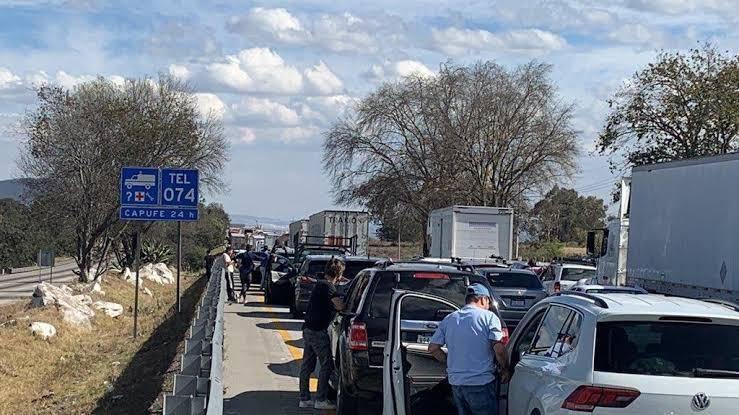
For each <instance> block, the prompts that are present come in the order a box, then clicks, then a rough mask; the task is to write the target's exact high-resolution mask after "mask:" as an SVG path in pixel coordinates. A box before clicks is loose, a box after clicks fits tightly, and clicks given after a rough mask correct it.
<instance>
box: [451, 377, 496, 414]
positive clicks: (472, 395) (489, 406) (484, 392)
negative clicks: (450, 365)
mask: <svg viewBox="0 0 739 415" xmlns="http://www.w3.org/2000/svg"><path fill="white" fill-rule="evenodd" d="M452 392H453V393H454V403H456V404H457V412H459V415H498V396H497V394H496V392H495V382H492V383H488V384H487V385H481V386H456V385H452Z"/></svg>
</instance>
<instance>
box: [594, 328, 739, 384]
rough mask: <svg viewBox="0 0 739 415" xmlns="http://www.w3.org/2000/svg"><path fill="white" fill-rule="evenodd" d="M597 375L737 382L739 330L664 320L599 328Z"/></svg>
mask: <svg viewBox="0 0 739 415" xmlns="http://www.w3.org/2000/svg"><path fill="white" fill-rule="evenodd" d="M696 339H704V340H706V341H696ZM595 370H597V371H600V372H612V373H626V374H635V375H650V376H678V377H708V378H720V377H737V378H739V326H729V325H719V324H705V323H684V322H665V321H649V322H607V323H598V329H597V335H596V341H595ZM716 371H719V372H725V371H729V372H736V373H735V374H733V375H732V374H731V373H728V374H727V373H722V374H719V372H716Z"/></svg>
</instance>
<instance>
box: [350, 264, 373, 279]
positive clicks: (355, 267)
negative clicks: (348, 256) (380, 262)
mask: <svg viewBox="0 0 739 415" xmlns="http://www.w3.org/2000/svg"><path fill="white" fill-rule="evenodd" d="M373 266H375V261H347V262H346V269H345V270H344V278H347V279H350V280H351V279H353V278H354V277H356V276H357V274H359V272H360V271H362V270H364V269H367V268H372V267H373Z"/></svg>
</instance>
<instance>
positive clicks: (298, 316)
mask: <svg viewBox="0 0 739 415" xmlns="http://www.w3.org/2000/svg"><path fill="white" fill-rule="evenodd" d="M290 314H291V315H292V316H293V318H295V319H301V318H303V313H301V312H300V311H298V309H297V308H296V307H295V303H293V304H291V305H290Z"/></svg>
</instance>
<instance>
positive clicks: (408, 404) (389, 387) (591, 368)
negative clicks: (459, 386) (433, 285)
mask: <svg viewBox="0 0 739 415" xmlns="http://www.w3.org/2000/svg"><path fill="white" fill-rule="evenodd" d="M419 303H425V304H426V306H425V308H429V309H434V308H438V309H439V315H442V314H443V315H445V314H448V312H449V311H450V310H453V309H456V306H454V305H452V304H449V303H448V302H447V301H446V300H443V299H440V298H436V297H433V296H429V295H426V294H419V293H413V292H403V291H397V292H396V293H395V294H394V296H393V299H392V303H391V310H392V312H391V314H390V319H389V320H390V323H389V329H390V332H389V333H390V334H389V339H388V341H387V342H386V344H385V362H384V367H383V390H384V394H383V395H384V396H383V397H384V405H383V414H384V415H409V414H419V413H433V414H439V415H447V414H448V415H452V414H455V413H456V408H455V407H454V401H453V400H452V399H451V388H450V387H449V385H448V383H445V381H444V380H443V379H444V376H445V373H444V372H445V371H444V368H443V366H441V365H440V364H439V363H438V362H437V361H435V360H434V359H433V357H431V356H430V355H429V354H428V352H427V348H426V345H425V344H419V343H417V340H415V339H416V338H417V337H418V336H415V334H416V332H417V331H419V330H425V331H429V329H432V328H431V327H425V326H424V327H420V326H419V325H418V324H416V322H415V321H413V317H412V315H413V310H415V309H417V308H418V304H419ZM441 311H444V312H443V313H442V312H441ZM432 330H433V329H432ZM432 330H431V331H432ZM508 353H509V356H510V359H511V361H510V362H509V365H510V367H512V368H513V375H512V378H511V381H510V383H509V384H507V385H503V386H502V387H501V388H500V393H499V398H500V406H501V408H500V409H501V410H500V414H501V415H564V414H568V415H572V414H577V413H594V414H600V415H652V414H659V415H662V414H672V415H686V414H692V415H695V414H701V415H702V414H705V415H729V414H736V413H739V307H737V306H736V305H721V304H716V303H711V302H707V301H699V300H690V299H683V298H675V297H664V296H658V295H651V294H645V295H634V294H586V293H577V292H568V293H563V294H561V295H555V296H551V297H548V298H547V299H545V300H543V301H541V302H539V303H538V304H536V305H535V306H534V307H532V308H531V310H530V311H529V312H528V313H527V314H526V316H525V317H524V319H523V320H522V321H521V324H520V325H519V326H518V327H517V328H516V330H515V332H514V334H513V336H512V337H511V340H510V343H509V344H508Z"/></svg>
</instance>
